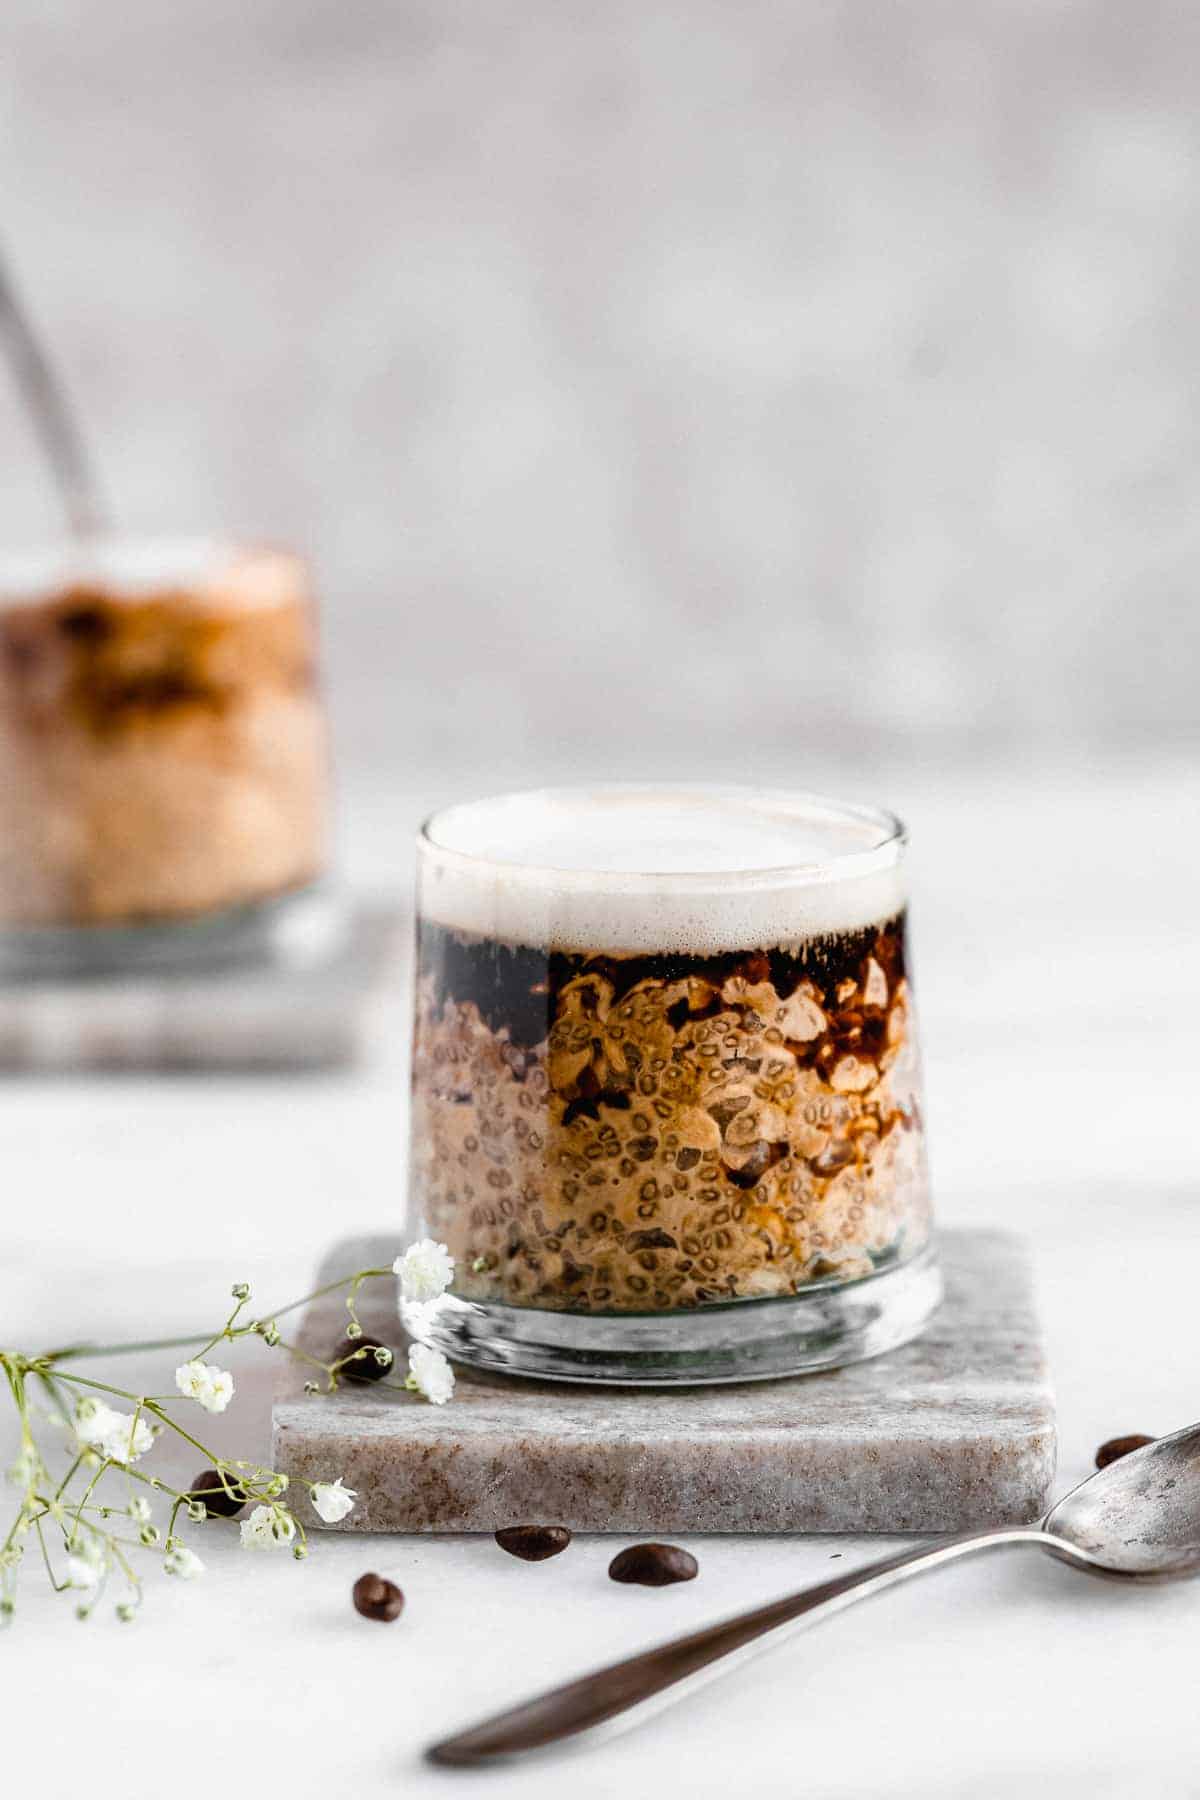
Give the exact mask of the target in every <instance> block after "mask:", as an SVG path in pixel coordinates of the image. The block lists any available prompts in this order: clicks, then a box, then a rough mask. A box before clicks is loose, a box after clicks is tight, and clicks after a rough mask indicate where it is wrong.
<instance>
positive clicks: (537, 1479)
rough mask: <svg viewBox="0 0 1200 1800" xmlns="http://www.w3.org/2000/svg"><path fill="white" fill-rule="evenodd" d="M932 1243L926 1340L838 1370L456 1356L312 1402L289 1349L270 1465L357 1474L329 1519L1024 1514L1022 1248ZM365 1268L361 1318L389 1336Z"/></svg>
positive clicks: (1031, 1388)
mask: <svg viewBox="0 0 1200 1800" xmlns="http://www.w3.org/2000/svg"><path fill="white" fill-rule="evenodd" d="M941 1251H942V1259H943V1265H944V1269H945V1274H946V1283H947V1294H946V1300H945V1302H944V1304H943V1306H942V1308H941V1310H940V1312H939V1313H938V1314H937V1316H936V1318H935V1319H934V1321H933V1323H932V1325H931V1326H930V1328H929V1330H928V1331H927V1332H926V1333H925V1335H924V1336H923V1337H922V1338H921V1339H920V1340H919V1341H918V1342H916V1343H913V1344H910V1345H908V1346H907V1347H906V1348H904V1349H902V1350H897V1351H893V1352H892V1353H891V1354H890V1355H887V1356H883V1357H878V1358H876V1359H875V1360H874V1361H872V1362H866V1363H858V1364H856V1365H855V1366H853V1367H851V1368H847V1369H841V1370H837V1371H834V1372H833V1373H830V1374H820V1375H810V1376H801V1377H797V1378H794V1379H791V1380H786V1381H778V1382H765V1383H756V1384H751V1385H745V1386H735V1387H709V1388H693V1389H688V1390H683V1391H680V1390H673V1391H662V1392H654V1391H647V1390H645V1389H642V1390H640V1391H637V1390H627V1389H617V1388H603V1389H584V1388H579V1387H566V1386H559V1385H551V1384H544V1383H532V1382H522V1381H516V1380H510V1379H505V1378H502V1377H498V1376H492V1375H484V1374H477V1373H475V1372H474V1371H472V1370H469V1369H465V1368H460V1369H459V1371H458V1390H457V1393H456V1395H455V1398H454V1400H453V1401H452V1402H451V1404H450V1405H448V1406H444V1407H433V1406H429V1405H427V1404H425V1403H424V1402H420V1401H416V1400H410V1399H409V1397H408V1396H406V1395H404V1394H401V1393H395V1392H380V1391H379V1390H371V1389H367V1388H364V1387H362V1386H354V1387H344V1388H343V1389H342V1390H340V1391H339V1393H337V1394H336V1395H333V1396H329V1397H324V1396H316V1397H311V1398H306V1397H305V1396H304V1394H303V1392H302V1388H303V1382H304V1379H305V1374H304V1370H303V1368H302V1367H301V1366H300V1365H298V1364H294V1365H292V1366H291V1367H290V1368H289V1369H288V1371H287V1373H286V1375H285V1377H284V1378H283V1380H282V1382H281V1386H280V1390H279V1393H278V1396H277V1400H276V1404H275V1410H274V1438H275V1443H274V1466H275V1467H276V1468H280V1469H284V1470H286V1471H287V1472H288V1473H289V1474H291V1475H293V1476H306V1477H309V1478H311V1479H316V1478H319V1477H326V1478H328V1477H329V1475H330V1472H331V1471H333V1472H336V1473H339V1474H341V1475H342V1476H343V1478H344V1479H345V1481H346V1483H347V1485H348V1486H349V1487H352V1488H356V1489H357V1490H358V1492H359V1495H360V1500H359V1504H358V1506H357V1507H356V1508H355V1511H354V1512H353V1513H352V1514H351V1516H350V1518H349V1520H347V1521H346V1523H345V1525H343V1526H342V1527H340V1528H339V1529H342V1530H359V1531H406V1532H413V1531H494V1530H496V1529H497V1528H498V1527H500V1526H503V1525H512V1524H517V1523H522V1522H537V1523H554V1524H562V1525H569V1526H570V1527H571V1528H572V1529H573V1530H575V1531H620V1532H648V1531H659V1532H685V1531H693V1532H694V1531H714V1532H777V1531H812V1532H817V1531H821V1532H830V1531H837V1532H842V1531H845V1532H850V1531H880V1532H897V1531H957V1530H965V1529H968V1528H970V1527H972V1526H977V1525H978V1526H982V1525H997V1524H1004V1523H1010V1522H1016V1521H1022V1520H1028V1519H1032V1518H1035V1517H1037V1516H1038V1514H1039V1513H1040V1512H1041V1511H1042V1509H1043V1507H1044V1505H1045V1503H1046V1499H1047V1495H1048V1493H1049V1488H1050V1483H1051V1481H1052V1479H1053V1475H1054V1465H1055V1418H1054V1400H1053V1395H1052V1392H1051V1389H1050V1385H1049V1381H1048V1378H1047V1373H1046V1364H1045V1356H1044V1352H1043V1346H1042V1336H1041V1329H1040V1326H1039V1322H1038V1316H1037V1312H1036V1309H1035V1305H1034V1296H1033V1283H1032V1272H1031V1265H1030V1255H1029V1250H1028V1247H1027V1245H1026V1242H1025V1240H1024V1239H1022V1238H1020V1237H1017V1236H1016V1235H1014V1234H1012V1233H1009V1232H1003V1231H979V1230H963V1231H947V1232H945V1233H944V1234H943V1235H942V1238H941ZM394 1254H395V1239H394V1238H389V1239H383V1238H378V1239H376V1238H358V1239H351V1240H348V1241H345V1242H343V1243H340V1244H338V1245H337V1246H336V1247H335V1248H334V1249H333V1250H332V1251H331V1252H330V1254H329V1256H328V1257H327V1259H326V1260H325V1262H324V1263H323V1265H322V1267H321V1270H320V1274H319V1278H318V1279H319V1282H325V1281H331V1280H333V1279H335V1278H336V1276H337V1275H339V1274H341V1273H343V1272H350V1271H353V1270H354V1269H356V1268H363V1267H367V1266H371V1265H373V1266H375V1267H379V1266H383V1265H384V1264H386V1262H388V1261H390V1259H391V1256H392V1255H394ZM375 1285H376V1286H377V1289H378V1291H377V1293H376V1295H375V1297H374V1300H373V1302H370V1303H369V1304H368V1305H367V1306H364V1307H363V1308H362V1312H361V1316H362V1320H363V1324H364V1327H365V1329H366V1330H367V1331H368V1332H370V1333H372V1334H374V1335H375V1336H377V1337H380V1338H383V1339H385V1341H387V1342H389V1343H394V1344H396V1345H397V1346H400V1345H402V1343H403V1334H402V1333H401V1332H400V1330H399V1327H398V1325H397V1323H396V1318H395V1309H394V1305H393V1303H392V1298H391V1295H390V1294H387V1293H385V1292H384V1286H385V1284H383V1283H379V1284H375ZM368 1291H369V1290H368ZM344 1322H345V1311H344V1308H343V1305H342V1301H341V1298H340V1297H339V1295H337V1294H334V1295H332V1296H331V1297H329V1298H328V1299H326V1300H322V1301H319V1302H317V1303H315V1304H314V1305H313V1306H312V1307H310V1309H309V1311H308V1313H307V1314H306V1316H305V1319H304V1323H303V1327H302V1331H301V1337H300V1343H301V1345H302V1347H304V1348H306V1349H309V1350H312V1351H314V1352H319V1353H320V1354H322V1355H324V1354H325V1353H326V1352H327V1350H328V1348H329V1347H330V1346H332V1345H333V1344H334V1343H336V1342H337V1340H338V1338H339V1337H340V1335H341V1332H342V1330H343V1328H344Z"/></svg>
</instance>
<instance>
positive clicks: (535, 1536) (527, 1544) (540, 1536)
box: [496, 1525, 571, 1562]
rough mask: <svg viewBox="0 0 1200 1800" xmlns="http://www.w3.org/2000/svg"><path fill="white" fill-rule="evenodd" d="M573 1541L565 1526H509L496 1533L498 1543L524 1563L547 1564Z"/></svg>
mask: <svg viewBox="0 0 1200 1800" xmlns="http://www.w3.org/2000/svg"><path fill="white" fill-rule="evenodd" d="M570 1541H571V1534H570V1532H569V1531H568V1530H567V1528H566V1526H565V1525H509V1526H507V1527H506V1528H505V1529H504V1530H503V1531H498V1532H497V1533H496V1542H497V1543H498V1544H499V1546H500V1548H501V1549H502V1550H507V1551H508V1554H509V1555H510V1556H519V1557H520V1558H521V1561H522V1562H545V1560H546V1558H547V1557H548V1556H558V1555H559V1554H560V1553H561V1552H562V1551H563V1550H565V1549H566V1547H567V1545H568V1544H569V1543H570Z"/></svg>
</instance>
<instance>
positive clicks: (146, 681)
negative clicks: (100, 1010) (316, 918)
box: [0, 538, 328, 974]
mask: <svg viewBox="0 0 1200 1800" xmlns="http://www.w3.org/2000/svg"><path fill="white" fill-rule="evenodd" d="M327 806H328V746H327V741H326V724H325V712H324V706H323V702H322V699H321V696H320V692H319V687H318V681H317V653H316V609H315V602H314V598H313V593H312V587H311V583H310V579H309V574H308V570H307V567H306V565H305V563H304V561H303V560H302V559H301V558H300V557H298V556H295V555H292V554H291V553H289V552H287V551H285V550H276V549H268V548H262V547H258V546H253V545H245V544H238V543H233V542H229V541H224V540H217V539H198V540H160V539H154V538H140V539H130V540H124V541H98V542H96V543H94V544H87V545H76V546H66V547H62V548H60V549H56V550H51V551H47V552H44V553H40V554H35V555H29V556H24V557H12V556H10V557H4V558H0V967H2V968H3V969H4V971H5V972H6V973H17V974H20V973H21V972H23V971H28V972H31V973H37V972H43V973H52V974H62V973H65V972H67V971H68V970H70V969H90V968H93V967H95V968H106V969H107V968H115V969H121V968H127V967H137V966H140V965H142V964H143V963H146V962H149V963H159V962H163V963H167V964H169V963H171V962H172V961H175V960H179V959H185V960H186V959H191V958H194V957H197V956H205V955H208V954H209V953H212V954H214V955H217V956H218V957H219V956H220V955H223V954H225V953H232V952H234V951H241V950H247V949H263V948H269V947H270V944H271V942H272V941H273V938H274V936H275V935H276V934H277V933H280V934H282V935H283V936H287V934H289V933H290V934H291V936H292V937H293V938H297V939H298V937H300V936H302V935H303V928H304V927H305V923H306V920H307V919H308V917H309V911H310V910H311V911H315V909H313V908H312V907H311V905H310V903H311V902H312V901H313V900H314V899H315V898H316V888H317V886H318V884H319V882H320V878H321V877H322V875H323V873H324V869H325V862H326V813H327ZM289 941H290V940H289Z"/></svg>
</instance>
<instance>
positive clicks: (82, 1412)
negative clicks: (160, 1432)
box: [75, 1399, 154, 1463]
mask: <svg viewBox="0 0 1200 1800" xmlns="http://www.w3.org/2000/svg"><path fill="white" fill-rule="evenodd" d="M75 1433H76V1436H77V1437H78V1438H79V1441H80V1443H81V1444H86V1445H87V1446H88V1447H89V1449H91V1450H94V1451H97V1452H98V1453H99V1454H100V1455H101V1456H102V1457H104V1458H105V1459H106V1460H107V1461H108V1462H118V1463H131V1462H136V1461H137V1459H138V1457H139V1456H145V1454H146V1452H147V1450H149V1449H150V1447H151V1446H152V1444H153V1443H154V1433H153V1431H152V1430H151V1429H150V1426H149V1424H148V1423H147V1421H146V1420H145V1419H143V1418H139V1419H138V1420H137V1422H136V1424H135V1423H134V1420H133V1418H132V1417H131V1416H130V1414H129V1413H123V1412H118V1411H117V1410H116V1408H115V1407H112V1406H108V1405H106V1403H105V1402H104V1401H103V1400H91V1399H88V1400H81V1401H80V1402H79V1405H78V1406H77V1407H76V1409H75Z"/></svg>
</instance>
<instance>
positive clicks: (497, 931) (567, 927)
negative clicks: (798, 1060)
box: [419, 787, 905, 955]
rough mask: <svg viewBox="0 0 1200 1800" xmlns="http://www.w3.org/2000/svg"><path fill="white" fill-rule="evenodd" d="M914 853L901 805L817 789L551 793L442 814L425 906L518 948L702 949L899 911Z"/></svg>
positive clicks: (430, 913) (854, 924) (757, 943)
mask: <svg viewBox="0 0 1200 1800" xmlns="http://www.w3.org/2000/svg"><path fill="white" fill-rule="evenodd" d="M902 853H903V838H902V835H899V828H898V826H897V825H896V822H895V820H893V819H892V818H891V816H890V815H889V814H886V813H876V812H872V811H868V810H865V809H862V810H860V809H857V808H854V807H848V806H841V805H839V804H837V803H836V802H833V801H827V800H820V799H817V798H814V797H813V796H810V795H801V794H790V793H785V792H780V791H777V790H772V789H756V788H733V787H723V788H702V787H695V788H689V787H663V788H646V787H611V788H596V789H574V788H547V789H542V790H540V791H539V792H536V793H524V794H505V795H501V796H500V797H498V798H496V799H491V800H480V801H472V802H469V803H468V804H466V805H463V806H454V807H449V808H448V809H447V810H446V811H445V812H441V813H438V814H437V815H436V816H435V817H434V818H433V819H432V820H430V822H429V824H428V826H427V827H426V833H425V836H424V838H423V839H422V844H421V859H420V864H421V866H420V895H419V903H420V907H421V911H422V913H423V914H424V916H425V917H427V918H429V919H432V920H434V921H435V922H437V923H438V924H442V925H448V926H451V927H453V928H455V929H457V930H460V931H468V932H473V933H478V934H480V935H482V936H486V937H496V938H502V939H504V940H506V941H508V942H510V943H524V944H533V945H548V946H555V947H558V948H561V949H576V950H602V951H606V952H610V953H611V952H621V951H627V952H638V953H645V952H649V951H655V950H672V951H685V952H692V953H695V954H701V955H702V954H708V953H710V952H714V951H720V950H742V949H745V950H749V949H757V948H765V947H768V946H770V945H774V944H795V943H799V942H800V941H802V940H803V939H805V938H808V937H814V936H818V935H821V934H826V933H830V932H838V931H852V930H859V929H861V928H862V927H864V926H867V925H873V924H878V923H879V922H881V921H882V920H884V919H888V918H891V917H893V916H894V915H895V914H896V913H897V912H898V911H899V910H900V908H901V907H902V906H903V905H904V899H905V889H904V878H903V869H902V866H901V863H902Z"/></svg>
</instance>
